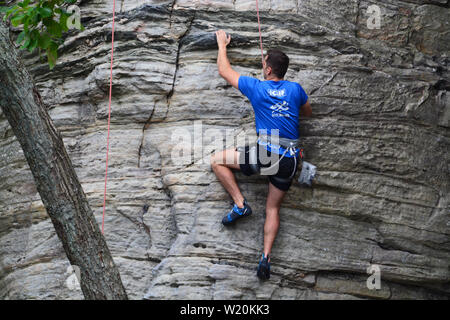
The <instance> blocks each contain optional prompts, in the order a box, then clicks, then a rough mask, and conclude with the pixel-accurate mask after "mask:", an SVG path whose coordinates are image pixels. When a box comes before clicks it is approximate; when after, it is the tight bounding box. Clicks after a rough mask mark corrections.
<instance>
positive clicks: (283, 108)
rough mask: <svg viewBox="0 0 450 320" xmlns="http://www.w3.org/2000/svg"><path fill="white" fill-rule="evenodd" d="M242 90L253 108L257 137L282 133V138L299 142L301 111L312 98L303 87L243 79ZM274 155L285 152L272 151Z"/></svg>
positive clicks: (241, 78)
mask: <svg viewBox="0 0 450 320" xmlns="http://www.w3.org/2000/svg"><path fill="white" fill-rule="evenodd" d="M238 86H239V90H240V91H241V92H242V94H244V95H245V96H247V98H248V99H249V100H250V103H251V104H252V106H253V110H254V111H255V124H256V132H257V133H260V131H261V130H266V131H265V133H266V134H269V135H270V134H271V130H273V129H278V130H279V131H278V132H279V136H280V137H282V138H288V139H298V138H299V136H300V134H299V113H300V107H301V106H302V105H304V104H305V103H306V102H307V101H308V95H307V94H306V92H305V90H303V88H302V86H301V85H300V84H298V83H296V82H291V81H287V80H281V81H273V80H266V81H261V80H258V79H256V78H252V77H246V76H240V77H239V82H238ZM270 151H275V152H277V153H280V152H281V153H282V152H284V149H283V148H279V149H278V150H273V149H272V148H271V150H270ZM286 155H287V154H286Z"/></svg>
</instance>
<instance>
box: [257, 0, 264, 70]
mask: <svg viewBox="0 0 450 320" xmlns="http://www.w3.org/2000/svg"><path fill="white" fill-rule="evenodd" d="M256 15H257V16H258V28H259V42H260V44H261V63H262V65H263V67H264V52H263V43H262V36H261V23H260V21H259V7H258V0H256Z"/></svg>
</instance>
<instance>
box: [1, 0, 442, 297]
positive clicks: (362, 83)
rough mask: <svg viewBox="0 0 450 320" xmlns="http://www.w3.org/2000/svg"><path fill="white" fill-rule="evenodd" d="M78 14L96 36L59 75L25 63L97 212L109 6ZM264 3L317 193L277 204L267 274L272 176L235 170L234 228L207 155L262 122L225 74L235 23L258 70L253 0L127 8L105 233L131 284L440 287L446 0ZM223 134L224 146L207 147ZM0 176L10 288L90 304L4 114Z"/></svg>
mask: <svg viewBox="0 0 450 320" xmlns="http://www.w3.org/2000/svg"><path fill="white" fill-rule="evenodd" d="M374 4H375V5H376V6H377V8H378V9H379V12H380V27H379V28H378V29H377V28H375V29H374V28H372V27H373V24H371V22H373V21H376V20H373V21H372V20H370V22H369V23H368V22H367V21H368V19H373V13H370V12H377V9H376V8H375V11H373V10H374V9H373V8H371V9H370V10H368V9H369V6H372V5H374ZM80 7H81V14H82V18H83V20H82V23H83V25H84V26H85V27H86V29H85V31H83V32H71V33H69V34H68V35H67V37H66V39H65V43H64V46H63V47H62V49H61V50H60V59H59V60H58V64H57V66H56V67H55V68H54V70H52V71H49V70H48V67H47V66H46V64H44V63H42V62H40V61H39V59H38V58H37V56H36V55H35V54H28V55H25V56H24V57H23V58H24V61H25V63H26V64H27V65H29V68H30V71H31V72H32V74H33V75H34V77H35V81H36V84H37V86H38V88H39V89H40V92H41V94H42V97H43V100H44V101H45V103H46V105H48V108H49V112H50V114H51V116H52V118H53V119H54V121H55V123H56V124H57V126H58V128H59V130H60V131H61V133H62V135H63V137H64V142H65V144H66V148H67V150H68V152H69V154H70V155H71V158H72V161H73V164H74V166H75V168H76V171H77V173H78V176H79V178H80V180H81V182H82V185H83V188H84V191H85V192H86V194H87V195H88V197H89V200H90V204H91V206H92V208H93V210H94V212H95V213H96V216H97V218H98V221H99V222H100V221H101V213H102V201H103V183H104V169H105V152H106V132H107V130H106V124H107V106H108V90H109V88H108V85H109V63H110V40H111V33H110V31H111V12H112V1H106V0H92V1H82V2H81V4H80ZM260 9H261V11H262V12H261V22H262V34H263V42H264V47H265V49H268V48H274V47H278V48H282V49H283V50H284V51H285V52H286V53H287V54H288V55H289V57H290V58H291V65H290V69H289V71H288V74H287V76H286V79H287V80H291V81H297V82H299V83H300V84H301V85H302V86H303V87H304V88H305V90H306V92H307V93H308V94H309V96H310V102H311V105H312V107H313V113H314V115H313V117H312V118H311V119H302V120H301V134H302V137H303V143H304V146H305V150H306V157H307V160H308V161H310V162H312V163H314V164H315V165H316V166H317V167H318V176H317V179H316V181H315V184H314V185H313V187H312V188H304V187H300V186H299V185H297V184H294V185H293V186H292V188H291V189H290V191H289V193H288V194H287V197H286V200H285V202H284V203H283V207H282V210H281V213H280V216H281V228H280V231H279V234H278V237H277V239H276V242H275V245H274V248H273V253H272V277H271V279H270V280H269V281H267V282H260V281H259V280H258V279H257V278H256V265H257V261H258V259H259V255H260V252H261V249H262V242H263V223H264V214H265V213H264V207H265V199H266V194H267V180H266V178H265V177H251V178H245V177H244V176H242V175H240V174H237V177H238V182H239V184H240V186H241V188H242V190H243V192H244V194H245V196H246V198H247V199H248V201H249V202H250V203H251V205H252V208H253V211H254V215H252V216H251V217H250V218H247V219H245V220H243V221H242V222H240V223H239V224H237V225H236V226H234V227H231V228H224V227H223V226H222V225H221V223H220V222H221V218H222V216H223V215H224V213H225V212H226V210H228V208H229V204H230V199H229V197H228V195H227V194H226V192H225V191H224V189H223V188H222V187H221V185H220V184H219V182H218V181H217V179H216V178H215V176H214V174H213V173H212V172H211V169H210V166H209V154H210V153H211V151H212V150H217V149H218V148H224V147H225V146H227V147H230V146H232V145H234V144H235V142H234V141H233V138H234V137H236V136H240V135H242V133H252V132H254V128H253V120H254V118H253V113H252V110H251V106H250V105H249V103H248V101H247V100H246V98H245V97H244V96H242V95H241V94H240V93H239V92H238V91H237V90H236V89H234V88H232V87H230V86H229V85H227V84H226V82H225V81H224V80H223V79H222V78H220V76H219V74H218V72H217V67H216V57H217V48H216V43H215V37H214V31H215V30H217V29H224V30H226V31H227V32H230V33H231V35H232V43H231V45H230V48H229V50H228V53H229V58H230V61H231V64H232V66H233V67H234V68H235V69H236V70H237V71H238V72H239V73H241V74H244V75H249V76H255V77H259V78H261V70H260V61H261V60H260V59H261V56H260V49H259V35H258V25H257V19H256V11H255V1H250V0H222V1H220V0H211V1H207V0H202V1H200V0H199V1H185V0H178V1H173V2H172V1H117V5H116V33H115V51H114V78H113V101H112V110H113V111H112V119H111V146H110V166H109V183H108V195H107V211H106V220H105V236H106V240H107V243H108V246H109V248H110V250H111V252H112V253H113V255H114V259H115V261H116V263H117V265H118V266H119V268H120V272H121V276H122V280H123V282H124V285H125V287H126V288H127V291H128V293H129V296H130V297H131V298H135V299H142V298H146V299H197V298H198V299H229V298H236V299H357V298H381V299H403V298H412V299H448V298H449V297H450V271H449V261H450V240H449V235H450V210H449V209H450V193H449V190H450V185H449V182H450V174H449V169H450V167H449V163H450V153H449V147H450V93H449V91H450V73H449V52H450V36H449V30H450V26H449V21H450V19H449V17H450V9H449V1H447V0H435V1H433V0H430V1H421V0H408V1H394V0H385V1H378V2H375V1H365V0H346V1H343V0H298V1H297V0H285V1H274V0H271V1H269V0H265V1H260ZM368 12H369V13H368ZM14 34H16V33H15V32H14V31H12V35H14ZM174 137H175V138H174ZM212 137H214V138H215V137H219V139H218V140H217V139H216V140H217V141H218V142H219V144H220V145H219V146H217V147H215V148H203V150H202V146H203V145H210V144H208V140H209V141H212V140H211V139H212ZM225 137H226V138H225ZM202 140H203V143H202ZM180 141H181V142H180ZM217 141H216V142H217ZM190 144H192V146H193V147H192V151H191V153H188V154H187V157H185V159H184V160H186V161H184V162H181V163H180V161H176V159H177V158H175V157H173V154H174V153H176V152H178V151H179V150H178V149H177V148H179V147H180V145H181V146H189V145H190ZM216 145H217V144H216ZM0 177H1V179H0V297H1V298H3V299H36V298H47V299H79V298H82V294H81V291H80V290H79V288H77V286H74V285H73V283H72V284H70V283H69V282H71V281H72V282H73V280H74V279H73V276H72V275H71V272H70V269H69V270H68V267H69V262H68V261H67V259H66V257H65V254H64V251H63V250H62V246H61V244H60V241H59V239H58V238H57V237H56V234H55V232H54V230H53V226H52V224H51V222H50V220H49V218H48V216H47V214H46V212H45V208H44V207H43V205H42V203H41V201H40V197H39V195H38V194H37V192H36V189H35V186H34V181H33V178H32V175H31V173H30V171H29V169H28V166H27V164H26V162H25V159H24V156H23V154H22V151H21V148H20V146H19V144H18V142H17V141H16V139H15V137H14V136H13V134H12V131H11V129H10V127H9V125H8V123H7V121H6V120H5V118H4V116H3V115H2V114H0ZM371 265H378V266H379V269H380V276H381V288H380V289H378V290H369V289H368V287H367V285H366V280H367V278H368V277H369V275H368V274H367V268H368V267H370V266H371Z"/></svg>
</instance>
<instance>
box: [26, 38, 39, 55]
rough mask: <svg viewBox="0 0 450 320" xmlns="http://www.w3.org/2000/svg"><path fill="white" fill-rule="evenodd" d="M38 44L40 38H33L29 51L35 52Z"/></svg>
mask: <svg viewBox="0 0 450 320" xmlns="http://www.w3.org/2000/svg"><path fill="white" fill-rule="evenodd" d="M37 45H38V39H37V38H34V39H32V40H31V41H30V44H29V46H28V51H30V52H33V50H34V49H35V48H36V47H37Z"/></svg>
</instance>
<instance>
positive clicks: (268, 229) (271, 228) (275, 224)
mask: <svg viewBox="0 0 450 320" xmlns="http://www.w3.org/2000/svg"><path fill="white" fill-rule="evenodd" d="M285 194H286V191H282V190H280V189H278V188H276V187H275V186H274V185H273V184H271V183H270V182H269V192H268V195H267V202H266V222H265V223H264V256H266V257H267V256H268V255H270V253H271V251H272V246H273V242H274V241H275V238H276V236H277V233H278V228H279V227H280V215H279V212H280V207H281V202H282V201H283V198H284V196H285ZM269 260H270V259H269Z"/></svg>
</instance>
